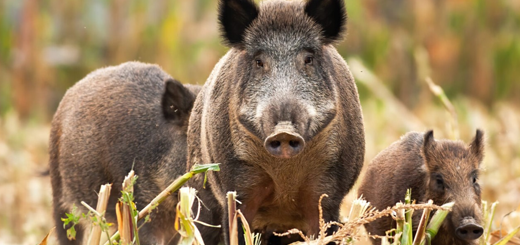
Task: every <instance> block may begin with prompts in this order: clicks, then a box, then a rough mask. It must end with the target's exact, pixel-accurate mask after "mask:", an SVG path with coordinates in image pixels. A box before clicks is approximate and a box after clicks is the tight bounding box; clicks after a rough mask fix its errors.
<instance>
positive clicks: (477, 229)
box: [455, 217, 484, 241]
mask: <svg viewBox="0 0 520 245" xmlns="http://www.w3.org/2000/svg"><path fill="white" fill-rule="evenodd" d="M482 233H484V229H483V228H482V226H480V225H479V224H477V223H476V222H475V219H474V218H473V217H466V218H464V219H463V221H462V223H461V225H460V226H459V227H457V229H456V230H455V234H456V235H457V237H458V238H460V239H462V240H466V241H467V240H475V239H477V238H479V237H480V236H481V235H482Z"/></svg>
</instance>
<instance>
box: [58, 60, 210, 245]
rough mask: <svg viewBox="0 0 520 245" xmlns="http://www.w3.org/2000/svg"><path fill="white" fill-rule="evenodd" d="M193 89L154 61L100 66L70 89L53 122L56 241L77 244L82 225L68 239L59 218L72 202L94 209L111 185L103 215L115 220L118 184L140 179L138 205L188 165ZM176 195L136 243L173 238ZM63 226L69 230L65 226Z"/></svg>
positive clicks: (196, 87) (156, 213) (110, 220)
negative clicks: (128, 178) (131, 177)
mask: <svg viewBox="0 0 520 245" xmlns="http://www.w3.org/2000/svg"><path fill="white" fill-rule="evenodd" d="M199 89H200V88H199V87H198V86H191V85H188V86H186V87H185V86H183V85H182V84H181V83H179V82H178V81H176V80H174V79H172V78H171V77H170V76H169V75H168V74H166V73H165V72H164V71H162V70H161V68H159V67H158V66H156V65H149V64H143V63H138V62H129V63H124V64H121V65H119V66H115V67H108V68H103V69H99V70H97V71H94V72H92V73H90V74H89V75H88V76H87V77H85V78H84V79H83V80H81V81H79V82H78V83H77V84H75V85H74V86H73V87H72V88H70V89H69V90H68V91H67V93H66V94H65V96H64V97H63V99H62V101H61V103H60V105H59V107H58V110H57V111H56V114H55V115H54V118H53V120H52V129H51V135H50V144H49V145H50V161H49V163H50V175H51V182H52V192H53V207H54V219H55V224H56V232H57V236H58V240H59V242H60V244H81V243H85V241H84V240H83V239H85V238H86V237H87V236H86V235H85V231H88V230H87V228H88V227H87V225H86V223H80V224H79V227H78V226H77V227H76V230H77V235H76V240H74V241H69V240H68V239H67V236H66V231H65V229H63V222H62V221H61V218H63V217H66V216H65V213H71V209H72V205H76V206H77V207H78V208H80V210H81V211H83V212H85V213H86V212H87V210H85V208H84V207H83V206H82V205H81V204H80V202H81V201H85V202H86V203H88V204H89V205H90V206H92V207H95V206H96V203H97V194H96V193H97V192H98V191H99V188H100V186H101V185H102V184H106V183H113V185H112V191H111V197H110V200H109V203H108V208H107V212H106V216H107V218H108V220H109V222H115V212H114V209H115V203H116V201H117V198H118V197H120V196H121V184H122V181H123V179H124V177H125V176H126V175H127V174H128V172H129V171H130V170H131V169H132V167H133V169H134V170H135V174H136V175H137V176H139V179H138V180H137V183H136V185H135V186H134V187H135V188H134V190H135V192H134V197H135V203H136V205H137V208H138V209H142V208H143V207H144V206H145V205H147V204H148V203H149V202H150V201H151V200H152V199H153V198H154V197H155V196H156V195H157V194H159V193H160V191H162V190H163V189H164V188H166V187H167V186H168V185H169V183H170V182H171V181H173V180H174V179H175V178H176V177H178V176H179V175H180V174H183V173H184V172H185V166H186V131H187V127H188V118H189V115H190V111H191V108H192V106H193V101H194V100H195V97H196V95H197V93H198V91H199ZM176 203H177V197H176V196H173V197H169V198H168V200H167V201H165V202H164V203H163V204H161V205H160V206H159V207H158V209H157V211H156V212H153V214H152V215H151V218H152V220H153V222H151V223H148V224H146V225H144V227H143V228H142V229H141V230H140V236H141V244H168V243H169V242H172V241H173V240H172V238H173V237H174V235H175V230H174V228H173V227H174V217H175V204H176ZM67 228H68V227H67Z"/></svg>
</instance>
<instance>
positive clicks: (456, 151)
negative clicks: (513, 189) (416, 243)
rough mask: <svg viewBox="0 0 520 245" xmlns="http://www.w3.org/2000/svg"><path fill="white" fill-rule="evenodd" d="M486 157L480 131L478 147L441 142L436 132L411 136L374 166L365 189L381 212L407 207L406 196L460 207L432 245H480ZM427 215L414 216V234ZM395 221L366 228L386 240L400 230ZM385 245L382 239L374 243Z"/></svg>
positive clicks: (385, 220) (377, 222)
mask: <svg viewBox="0 0 520 245" xmlns="http://www.w3.org/2000/svg"><path fill="white" fill-rule="evenodd" d="M483 157H484V139H483V132H482V131H481V130H477V132H476V135H475V138H474V139H473V142H471V144H470V145H469V146H466V145H465V144H464V143H463V142H460V141H452V140H435V139H434V138H433V131H428V132H426V133H425V134H422V133H416V132H411V133H408V134H406V135H404V136H403V137H402V138H401V139H400V140H399V141H397V142H395V143H393V144H392V145H390V146H389V147H388V148H386V149H385V150H383V151H382V152H381V153H379V154H378V155H377V156H376V157H375V158H374V160H373V161H372V163H371V164H369V165H368V169H367V172H366V175H365V177H364V179H363V182H362V185H361V187H360V188H359V194H360V195H363V196H364V197H365V198H366V200H367V201H369V202H370V203H371V204H372V206H374V207H376V208H377V209H379V210H382V209H385V208H386V207H389V206H393V205H395V204H396V203H397V202H399V201H402V202H404V197H405V194H406V190H407V189H409V188H411V189H412V200H416V201H417V203H424V202H427V201H428V200H430V199H431V200H433V203H434V204H437V205H442V204H444V203H447V202H452V201H454V202H455V206H454V207H453V209H452V211H451V212H450V213H449V214H448V216H447V217H446V219H445V221H444V222H443V224H442V226H441V229H440V230H439V233H438V234H437V236H436V237H435V238H434V240H433V241H432V244H477V240H476V239H477V238H479V237H480V236H481V235H482V233H483V229H482V226H481V225H480V223H481V210H480V202H481V201H480V186H479V184H478V173H479V167H480V163H481V162H482V158H483ZM421 214H422V212H418V211H416V212H415V213H414V215H413V225H414V233H415V229H416V227H417V225H418V224H419V220H420V215H421ZM394 226H395V222H393V220H392V218H390V217H384V218H381V219H377V220H375V221H374V222H371V223H369V224H367V225H366V226H365V228H366V229H367V231H368V232H370V234H373V235H385V231H387V230H390V229H392V228H395V227H394ZM372 242H373V243H374V244H380V243H381V240H380V239H374V240H372Z"/></svg>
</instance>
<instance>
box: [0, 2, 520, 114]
mask: <svg viewBox="0 0 520 245" xmlns="http://www.w3.org/2000/svg"><path fill="white" fill-rule="evenodd" d="M346 4H347V10H348V13H349V19H348V34H347V36H346V41H343V42H342V43H340V44H339V45H337V47H338V49H339V51H340V53H341V54H343V55H344V56H345V57H349V56H359V57H360V59H361V60H362V61H363V62H364V63H365V64H366V65H367V67H368V68H369V69H371V70H373V71H374V72H375V73H376V74H377V75H378V76H379V77H380V78H381V79H382V80H383V81H384V84H385V85H387V86H388V87H390V89H391V90H392V91H393V93H394V94H395V95H396V96H397V97H398V98H399V99H400V100H401V101H403V102H404V103H405V104H406V105H407V106H408V107H411V108H414V107H415V106H416V105H417V103H418V102H419V100H420V96H419V95H420V93H419V91H420V84H421V83H422V80H421V79H422V77H421V76H424V75H431V76H432V78H433V80H434V81H436V82H437V83H438V84H440V85H441V86H442V87H443V88H444V89H445V90H446V91H447V94H448V95H449V96H451V97H453V96H460V95H463V96H469V97H471V98H474V99H477V100H479V101H481V102H482V103H483V104H485V105H486V106H491V105H492V104H493V102H495V101H497V100H501V101H502V100H510V101H513V102H516V103H518V102H520V81H519V79H518V77H520V69H519V67H518V65H519V64H520V39H519V35H520V3H519V1H518V0H493V1H489V0H449V1H448V0H434V1H433V0H423V1H411V0H392V1H384V0H364V1H360V0H352V1H350V0H349V1H346ZM216 5H217V1H216V0H190V1H180V0H177V1H173V0H170V1H166V0H157V1H143V0H113V1H107V0H90V1H58V0H40V1H37V0H3V1H2V2H0V14H1V15H0V74H1V75H0V81H1V82H2V83H1V87H0V91H1V93H0V98H1V99H0V114H5V113H6V111H8V110H15V111H17V113H18V114H19V115H20V116H21V117H22V118H24V119H27V118H32V117H37V118H38V119H43V120H44V121H48V120H49V119H50V116H51V115H52V113H53V112H54V110H55V108H56V106H57V104H58V102H59V100H60V98H61V97H62V95H63V94H64V92H65V90H66V89H67V88H69V87H70V86H72V85H73V84H74V83H75V82H76V81H78V80H79V79H81V78H82V77H84V76H85V75H86V74H87V73H88V72H90V71H92V70H94V69H97V68H100V67H104V66H108V65H116V64H119V63H121V62H125V61H129V60H140V61H144V62H150V63H157V64H159V65H161V66H162V67H163V68H164V69H165V70H166V71H167V72H169V73H171V74H172V75H173V76H174V77H176V78H178V79H179V80H181V81H183V82H189V83H199V84H202V83H204V81H205V79H206V77H207V76H208V74H209V72H210V71H211V69H212V68H213V66H214V64H215V63H216V61H217V60H218V59H219V57H221V56H222V55H223V54H224V53H225V52H226V50H227V48H226V47H224V46H223V45H221V42H220V39H219V33H218V25H217V22H216ZM417 49H425V50H426V52H427V54H428V62H429V67H430V69H429V70H428V71H426V72H427V74H421V72H420V71H419V69H418V67H417V64H416V63H417V62H416V58H415V57H414V56H415V54H416V51H417Z"/></svg>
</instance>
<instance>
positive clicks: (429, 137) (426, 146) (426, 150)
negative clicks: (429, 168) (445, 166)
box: [422, 130, 436, 165]
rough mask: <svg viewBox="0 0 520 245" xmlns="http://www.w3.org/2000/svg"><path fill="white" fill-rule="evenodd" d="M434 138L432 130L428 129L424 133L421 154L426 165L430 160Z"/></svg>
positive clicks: (433, 147)
mask: <svg viewBox="0 0 520 245" xmlns="http://www.w3.org/2000/svg"><path fill="white" fill-rule="evenodd" d="M435 145H436V143H435V139H434V138H433V130H429V131H428V132H426V133H425V134H424V140H423V148H422V154H423V157H424V162H425V163H426V165H428V163H429V162H431V160H432V159H431V152H432V151H433V150H434V149H435Z"/></svg>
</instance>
